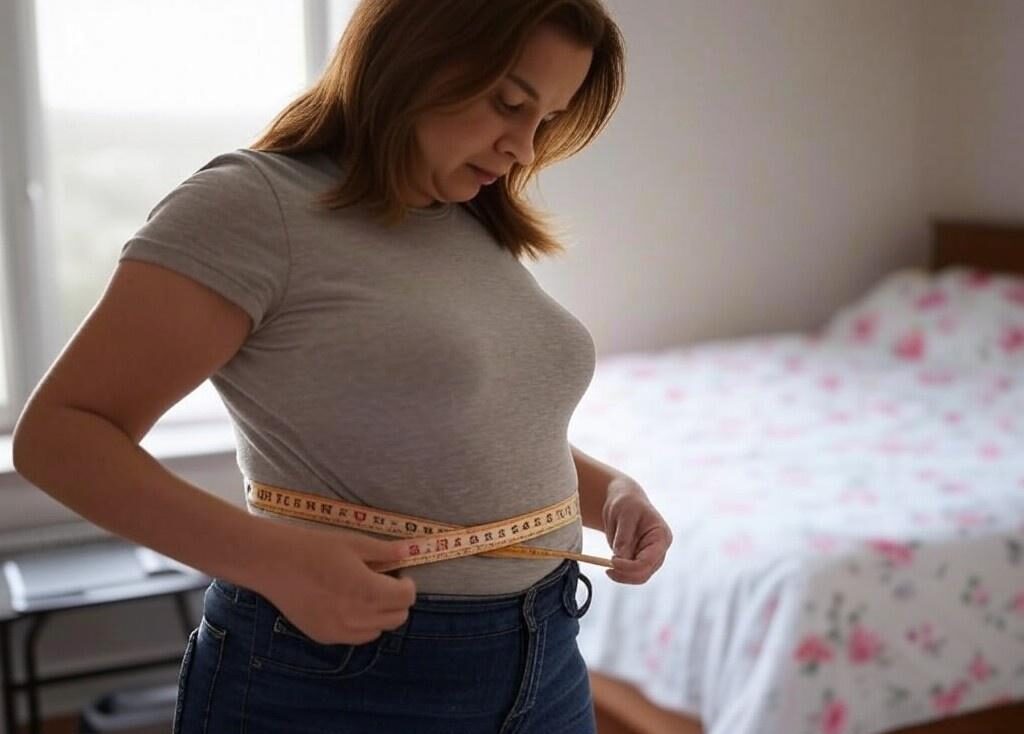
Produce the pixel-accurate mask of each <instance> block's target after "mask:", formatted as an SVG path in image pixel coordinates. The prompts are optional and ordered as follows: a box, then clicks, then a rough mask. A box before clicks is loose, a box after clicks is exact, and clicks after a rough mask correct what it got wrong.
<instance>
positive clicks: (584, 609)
mask: <svg viewBox="0 0 1024 734" xmlns="http://www.w3.org/2000/svg"><path fill="white" fill-rule="evenodd" d="M580 578H581V579H583V583H584V584H586V586H587V600H586V602H584V603H583V606H582V607H580V610H579V613H578V614H577V615H576V619H579V618H580V617H582V616H583V615H584V614H586V613H587V610H588V609H590V600H591V599H593V598H594V587H592V586H591V585H590V579H588V578H587V577H586V576H584V575H583V574H582V573H581V574H580ZM573 591H574V593H575V589H574V590H573Z"/></svg>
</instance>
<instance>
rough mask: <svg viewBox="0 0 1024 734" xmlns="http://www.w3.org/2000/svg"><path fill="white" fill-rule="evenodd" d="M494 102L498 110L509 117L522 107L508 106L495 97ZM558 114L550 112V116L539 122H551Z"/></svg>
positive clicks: (520, 105)
mask: <svg viewBox="0 0 1024 734" xmlns="http://www.w3.org/2000/svg"><path fill="white" fill-rule="evenodd" d="M495 102H496V103H497V105H498V109H500V110H501V111H502V112H505V113H508V114H510V115H514V114H515V113H517V112H519V110H521V109H523V105H522V104H516V105H512V104H508V103H507V102H506V101H505V100H503V99H502V98H501V97H495ZM558 114H559V113H557V112H552V113H551V114H550V115H548V116H547V117H545V118H544V119H543V120H541V122H542V123H548V122H551V121H552V120H554V119H555V118H556V117H557V116H558Z"/></svg>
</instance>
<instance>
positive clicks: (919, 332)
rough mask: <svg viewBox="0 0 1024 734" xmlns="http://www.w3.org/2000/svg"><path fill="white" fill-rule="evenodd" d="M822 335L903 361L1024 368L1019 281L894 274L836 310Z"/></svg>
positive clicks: (976, 274) (972, 274)
mask: <svg viewBox="0 0 1024 734" xmlns="http://www.w3.org/2000/svg"><path fill="white" fill-rule="evenodd" d="M821 336H822V339H823V340H824V341H827V342H831V343H841V344H843V345H846V346H852V347H856V348H863V349H868V350H874V351H876V352H879V353H882V354H885V355H887V356H889V357H891V358H893V359H896V360H899V361H904V362H911V363H912V362H919V363H927V364H949V365H954V366H976V365H992V366H1005V365H1024V277H1021V276H1015V275H1007V274H999V273H992V272H988V271H985V270H978V269H974V268H964V267H954V268H946V269H944V270H941V271H939V272H938V273H929V272H927V271H924V270H921V269H916V268H915V269H904V270H898V271H895V272H893V273H890V274H888V275H887V276H885V277H883V278H882V279H881V280H880V281H879V282H878V284H877V285H876V286H875V287H874V288H872V289H871V290H870V291H869V292H868V293H867V294H866V295H865V296H863V297H862V298H860V299H858V300H857V301H854V302H853V303H851V304H850V305H848V306H846V307H844V308H842V309H840V310H839V311H837V312H836V314H835V315H834V316H833V317H832V318H831V319H830V320H829V321H828V323H827V324H826V326H825V328H824V330H823V332H822V335H821Z"/></svg>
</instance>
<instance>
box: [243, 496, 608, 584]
mask: <svg viewBox="0 0 1024 734" xmlns="http://www.w3.org/2000/svg"><path fill="white" fill-rule="evenodd" d="M245 501H246V503H247V504H248V505H250V506H251V507H256V508H258V509H260V510H263V511H264V512H270V513H273V514H276V515H281V516H283V517H291V518H295V519H299V520H308V521H311V522H317V523H324V524H328V525H336V526H339V527H344V528H350V529H352V530H364V531H367V532H371V533H381V534H383V535H391V536H397V537H400V538H406V539H409V542H408V543H407V544H406V547H405V553H406V557H405V558H403V559H401V560H398V561H394V562H383V561H382V562H375V563H372V564H370V565H371V566H372V567H373V569H374V570H376V571H391V570H393V569H396V568H405V567H407V566H418V565H421V564H424V563H434V562H436V561H443V560H447V559H451V558H461V557H463V556H471V555H484V556H491V557H497V558H569V559H572V560H576V561H581V562H583V563H593V564H595V565H598V566H605V567H607V568H612V563H611V561H609V560H607V559H605V558H600V557H598V556H591V555H586V554H583V553H573V552H572V551H565V550H557V549H554V548H537V547H534V546H524V545H519V544H520V543H523V542H525V541H527V540H531V539H533V538H536V537H539V536H541V535H545V534H547V533H550V532H552V531H553V530H557V529H559V528H561V527H565V526H566V525H569V524H571V523H573V522H575V521H576V519H577V518H578V517H579V514H580V507H579V493H573V495H572V496H571V497H568V498H567V499H564V500H561V501H559V502H556V503H554V504H552V505H548V506H547V507H542V508H541V509H539V510H536V511H534V512H530V513H527V514H525V515H522V516H520V517H514V518H507V519H505V520H498V521H496V522H490V523H484V524H481V525H471V526H468V527H466V526H459V525H452V524H451V523H440V522H436V521H434V520H429V519H426V518H422V517H416V516H414V515H403V514H401V513H397V512H389V511H387V510H379V509H376V508H374V507H367V506H365V505H357V504H353V503H351V502H344V501H342V500H337V499H331V498H329V497H323V496H321V495H317V494H310V493H308V492H299V491H297V490H294V489H287V488H285V487H276V486H274V485H272V484H264V483H263V482H256V481H252V480H246V482H245Z"/></svg>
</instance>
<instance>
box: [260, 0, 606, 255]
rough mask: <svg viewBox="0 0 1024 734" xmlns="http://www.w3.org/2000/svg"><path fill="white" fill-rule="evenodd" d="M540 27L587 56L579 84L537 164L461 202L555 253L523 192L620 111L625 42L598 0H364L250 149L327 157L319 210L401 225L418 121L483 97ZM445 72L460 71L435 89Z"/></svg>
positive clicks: (541, 146)
mask: <svg viewBox="0 0 1024 734" xmlns="http://www.w3.org/2000/svg"><path fill="white" fill-rule="evenodd" d="M542 23H550V24H553V25H554V26H556V27H557V28H558V29H559V30H560V31H562V32H563V33H564V34H565V35H566V37H567V38H568V39H570V40H572V41H575V42H577V43H579V44H580V45H583V46H587V47H589V48H591V49H592V50H593V60H592V61H591V64H590V69H589V71H588V73H587V76H586V79H585V80H584V82H583V84H582V86H581V87H580V89H579V90H578V91H577V93H576V94H575V95H574V96H573V99H572V102H571V103H570V104H569V107H568V110H567V111H566V112H565V113H563V114H560V115H558V116H557V117H556V118H555V119H554V120H552V121H550V122H546V123H545V124H543V125H541V126H540V127H539V128H538V131H537V134H536V136H535V138H534V152H535V155H534V160H533V161H532V162H531V163H530V164H529V165H527V166H520V165H518V164H516V165H514V166H513V167H512V168H511V170H510V171H509V173H508V174H507V175H506V176H504V177H503V178H502V179H500V181H499V182H497V183H495V184H494V185H492V186H487V187H483V188H481V190H480V192H479V193H478V194H477V195H476V197H474V198H473V199H472V200H471V201H468V202H464V203H463V204H462V206H464V207H465V208H466V209H467V210H469V211H470V213H472V214H473V216H475V217H476V218H477V219H479V220H480V222H481V223H482V224H483V225H484V227H485V228H486V229H487V230H488V231H489V232H490V233H491V234H492V235H493V236H494V237H495V239H496V240H497V241H498V242H499V244H501V245H502V246H503V247H505V248H506V249H508V250H509V251H511V252H512V253H513V254H514V255H515V257H516V258H522V256H523V255H524V254H525V255H528V256H529V257H531V258H533V259H534V260H537V259H538V256H539V254H541V253H543V254H555V253H559V252H563V251H564V248H563V247H562V245H561V244H559V242H558V241H557V239H556V238H555V237H554V236H553V235H552V234H551V233H550V232H549V231H548V225H547V224H546V221H545V220H546V219H547V217H546V216H545V215H543V214H542V213H541V212H539V211H538V210H536V209H534V208H533V207H532V206H531V205H529V204H528V203H527V202H526V200H525V199H524V198H523V191H524V190H525V188H526V186H527V185H528V184H529V182H530V180H531V179H532V178H533V177H534V175H536V174H537V173H538V172H539V171H540V170H541V169H543V168H545V167H547V166H549V165H551V164H553V163H555V162H557V161H559V160H563V159H565V158H568V157H570V156H572V155H574V154H575V153H577V152H579V151H580V150H581V149H583V148H584V147H585V146H586V145H587V144H588V143H589V142H590V141H591V140H593V139H594V138H595V137H596V136H597V134H598V133H599V132H600V131H601V130H602V129H603V128H604V126H605V125H606V124H607V122H608V120H609V119H610V118H611V115H612V113H613V112H614V111H615V108H616V107H617V106H618V103H619V100H620V98H621V96H622V88H623V83H624V74H625V68H624V67H625V59H624V57H625V49H624V43H623V40H622V35H621V33H620V31H619V29H618V26H616V24H615V23H614V21H613V20H612V19H611V18H610V17H609V15H608V13H607V12H606V11H605V9H604V7H603V6H602V5H601V2H600V0H361V2H360V3H359V5H358V6H357V7H356V9H355V11H354V13H353V15H352V17H351V19H350V21H349V23H348V25H347V27H346V28H345V31H344V33H343V34H342V36H341V39H340V40H339V42H338V45H337V47H336V49H335V51H334V55H333V57H332V58H331V60H330V63H329V64H328V65H327V67H326V69H325V70H324V72H323V74H322V75H321V76H320V78H319V80H318V81H317V82H316V83H314V84H313V85H312V86H311V87H310V88H309V89H308V90H306V91H305V92H303V93H302V94H301V95H299V96H298V97H297V98H296V99H295V100H293V101H292V102H290V103H289V104H288V105H287V106H286V107H285V108H284V110H282V111H281V112H280V113H278V115H277V116H276V117H275V118H274V120H273V121H272V122H271V123H270V125H269V126H268V127H267V128H266V130H265V131H264V132H263V133H261V135H260V137H259V138H258V139H257V140H256V142H255V143H253V145H252V148H253V149H255V150H263V151H267V152H275V153H303V152H308V151H323V152H326V153H327V154H328V155H330V156H331V157H333V158H334V159H335V161H337V162H338V163H339V164H343V170H344V171H345V175H344V176H343V179H342V180H341V181H340V182H339V183H338V185H337V186H335V187H333V188H331V189H329V190H328V191H326V192H325V193H324V194H322V195H321V196H320V197H318V199H317V202H318V203H319V204H320V205H322V206H326V207H327V208H331V209H335V208H340V207H346V206H352V205H356V204H365V205H366V206H367V207H368V208H369V209H370V210H371V212H372V214H373V216H374V218H375V219H377V220H378V221H380V222H382V223H384V224H397V223H400V222H401V221H402V220H403V219H404V217H405V214H406V205H405V204H403V203H402V201H401V199H400V198H399V197H400V194H399V192H401V191H408V190H409V185H410V180H409V174H410V171H411V165H410V163H411V161H412V160H413V157H412V156H413V153H414V152H415V147H414V146H415V144H416V143H415V137H414V135H413V125H414V123H415V122H416V120H417V119H418V118H419V116H420V115H422V114H423V113H425V112H428V111H431V110H437V109H454V108H457V107H459V106H460V105H462V104H465V103H467V102H470V101H472V100H475V99H478V98H479V97H480V96H481V95H483V94H485V93H487V92H488V91H489V90H491V89H492V88H493V87H494V86H495V85H496V84H498V82H499V81H500V80H501V79H502V78H503V77H504V76H505V75H506V74H508V73H509V72H510V71H511V70H512V69H513V67H514V66H515V64H516V62H517V61H518V59H519V58H520V56H521V54H522V51H523V49H524V46H525V45H526V41H527V40H528V38H529V36H530V34H531V32H532V31H533V30H534V29H535V28H537V26H539V25H540V24H542ZM443 69H451V70H454V71H455V72H456V76H454V78H449V79H448V80H447V81H446V82H445V83H444V84H442V85H441V86H440V88H438V89H431V87H430V85H431V82H432V81H433V79H434V78H435V76H436V75H437V74H438V72H439V71H441V70H443Z"/></svg>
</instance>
